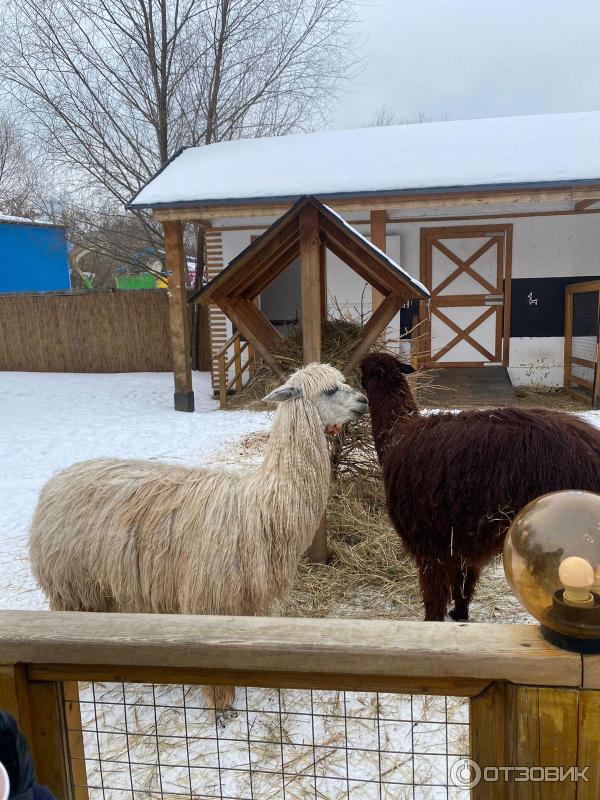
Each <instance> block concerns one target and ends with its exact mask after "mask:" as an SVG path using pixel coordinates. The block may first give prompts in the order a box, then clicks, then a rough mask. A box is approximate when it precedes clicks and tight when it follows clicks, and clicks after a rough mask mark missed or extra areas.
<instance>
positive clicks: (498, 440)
mask: <svg viewBox="0 0 600 800" xmlns="http://www.w3.org/2000/svg"><path fill="white" fill-rule="evenodd" d="M361 369H362V384H363V387H364V389H365V390H366V393H367V396H368V399H369V409H370V412H371V422H372V426H373V438H374V440H375V447H376V449H377V455H378V457H379V462H380V464H381V466H382V469H383V477H384V483H385V493H386V498H387V508H388V513H389V515H390V519H391V520H392V523H393V524H394V527H395V528H396V531H397V532H398V535H399V536H400V538H401V539H402V541H403V542H404V544H405V545H406V547H407V549H408V550H409V551H410V553H411V554H412V555H413V557H414V558H415V560H416V562H417V566H418V568H419V576H420V583H421V594H422V597H423V602H424V605H425V619H426V620H443V619H444V616H445V613H446V610H447V607H448V604H449V603H450V601H453V602H454V608H453V609H452V610H451V611H450V616H451V617H452V619H454V620H466V619H468V617H469V603H470V602H471V598H472V596H473V592H474V590H475V587H476V585H477V581H478V579H479V573H480V570H481V568H482V567H483V566H484V565H485V564H486V563H487V562H488V561H489V560H490V559H491V558H492V557H493V556H495V555H497V554H498V553H500V552H501V550H502V545H503V542H504V535H505V533H506V530H507V528H508V526H509V524H510V522H511V520H512V518H513V516H514V515H515V513H516V512H517V511H519V510H520V509H521V508H523V506H525V505H526V504H527V503H529V502H530V501H531V500H533V499H535V498H536V497H539V496H540V495H543V494H546V493H548V492H555V491H558V490H560V489H582V490H587V491H592V492H600V431H599V430H597V429H596V428H594V427H593V426H592V425H589V424H588V423H586V422H584V421H583V420H581V419H579V418H577V417H574V416H571V415H569V414H564V413H561V412H558V411H548V410H545V409H521V408H511V407H508V408H495V409H487V410H484V411H461V412H460V413H458V414H453V413H451V412H445V413H434V414H427V415H424V416H421V414H420V413H419V410H418V408H417V406H416V404H415V401H414V399H413V396H412V394H411V391H410V388H409V386H408V383H407V381H406V377H405V374H406V373H410V372H413V371H414V370H413V369H412V367H410V366H408V365H407V364H403V363H402V362H401V361H400V360H399V359H397V358H396V357H395V356H392V355H390V354H387V353H374V354H372V355H368V356H367V357H366V358H365V359H364V360H363V362H362V364H361Z"/></svg>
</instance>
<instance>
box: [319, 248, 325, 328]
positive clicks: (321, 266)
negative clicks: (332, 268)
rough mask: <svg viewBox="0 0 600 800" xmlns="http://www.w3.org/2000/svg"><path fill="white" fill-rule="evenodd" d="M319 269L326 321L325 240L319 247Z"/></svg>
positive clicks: (322, 310)
mask: <svg viewBox="0 0 600 800" xmlns="http://www.w3.org/2000/svg"><path fill="white" fill-rule="evenodd" d="M319 270H320V276H321V280H320V284H321V289H320V291H321V319H322V321H323V322H325V321H326V320H327V253H326V251H325V245H324V244H323V242H321V245H320V247H319Z"/></svg>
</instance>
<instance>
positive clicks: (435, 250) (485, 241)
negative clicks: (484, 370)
mask: <svg viewBox="0 0 600 800" xmlns="http://www.w3.org/2000/svg"><path fill="white" fill-rule="evenodd" d="M511 232H512V231H511V226H510V225H486V226H472V227H468V228H466V227H455V228H452V227H450V228H425V229H422V230H421V280H422V281H423V283H424V284H425V285H426V286H427V288H428V289H429V291H430V292H431V300H430V302H429V314H428V316H427V318H426V319H425V325H424V328H425V338H426V341H425V343H424V347H423V350H424V352H425V353H426V354H427V356H426V360H425V363H426V365H427V366H436V367H457V366H460V367H466V366H473V367H477V366H486V365H492V364H498V365H500V364H504V365H506V364H507V363H508V322H509V319H508V312H509V297H508V294H506V295H505V287H506V289H507V292H508V291H510V274H509V273H510V247H511ZM424 313H426V312H424Z"/></svg>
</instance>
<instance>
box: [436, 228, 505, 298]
mask: <svg viewBox="0 0 600 800" xmlns="http://www.w3.org/2000/svg"><path fill="white" fill-rule="evenodd" d="M498 241H499V239H498V237H497V236H494V237H492V238H491V239H488V240H487V242H485V243H484V244H482V245H481V247H480V248H479V250H477V251H476V252H475V253H473V255H472V256H469V258H467V259H466V260H465V261H463V260H462V258H459V257H458V256H457V255H456V254H455V253H453V252H452V250H449V249H448V248H447V247H446V245H443V244H442V243H441V242H438V241H432V243H431V244H432V245H433V247H435V248H436V249H437V250H439V251H440V253H443V254H444V255H445V256H446V258H449V259H450V261H452V262H453V263H454V264H456V265H457V268H456V269H455V270H454V272H452V273H451V274H450V275H448V277H447V278H444V280H443V281H442V282H441V283H440V284H439V285H438V286H436V287H435V289H432V292H431V295H432V297H433V296H435V295H439V294H440V292H443V291H444V289H445V288H446V287H447V286H449V285H450V284H451V283H452V281H453V280H455V279H456V278H458V276H459V275H461V274H462V273H463V272H466V273H467V274H468V275H470V276H471V278H474V279H475V280H476V281H477V283H479V284H481V286H483V287H485V288H486V289H487V290H488V292H489V293H490V294H494V292H496V291H498V289H497V287H496V286H492V284H491V283H489V282H488V281H486V279H485V278H484V277H482V276H481V275H478V274H477V272H475V270H474V269H471V265H472V264H474V263H475V262H476V261H477V260H478V259H479V258H481V256H482V255H483V254H484V253H487V251H488V250H489V249H490V248H492V247H493V246H494V245H495V244H497V243H498Z"/></svg>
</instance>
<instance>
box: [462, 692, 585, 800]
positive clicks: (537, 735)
mask: <svg viewBox="0 0 600 800" xmlns="http://www.w3.org/2000/svg"><path fill="white" fill-rule="evenodd" d="M470 712H471V719H470V723H471V725H470V730H471V756H470V757H471V759H472V760H473V761H474V762H475V763H476V764H477V765H478V768H479V770H481V780H480V782H479V783H478V784H477V785H476V786H474V787H473V788H472V789H471V798H472V800H530V798H531V800H533V798H535V800H592V798H597V797H599V796H600V733H599V732H598V723H597V720H598V718H599V716H600V692H598V691H591V690H585V689H567V688H563V687H558V688H555V687H546V686H542V687H540V686H516V685H514V684H505V683H494V684H492V685H491V686H490V687H488V688H487V689H486V690H485V691H484V692H483V693H482V694H480V695H477V696H476V697H474V698H472V699H471V703H470ZM495 767H509V768H511V769H510V770H509V771H506V770H499V771H498V772H497V771H496V770H494V768H495ZM525 767H528V768H531V767H546V768H553V772H554V770H556V771H557V773H558V772H559V770H561V769H562V770H563V771H567V772H568V770H569V769H570V768H573V769H574V770H577V769H579V770H584V769H585V768H586V767H587V768H588V769H587V773H586V777H587V780H584V779H579V780H578V781H574V780H571V779H570V778H567V779H566V780H560V778H559V777H556V778H553V779H552V780H549V779H547V778H548V777H549V776H548V775H546V773H543V779H542V771H541V770H537V771H536V772H535V773H531V774H529V779H524V778H523V777H522V776H523V775H524V772H523V769H521V771H520V772H519V771H518V770H517V769H515V768H525ZM474 769H475V770H477V768H474ZM538 773H539V774H538ZM477 774H478V773H477V772H476V773H475V774H474V775H473V777H476V775H477ZM496 774H497V776H498V779H497V780H494V778H495V777H496ZM486 778H487V780H486ZM519 778H520V780H519Z"/></svg>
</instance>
